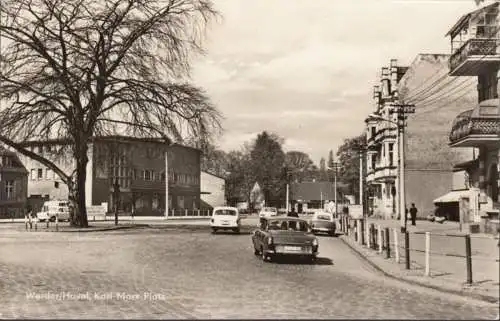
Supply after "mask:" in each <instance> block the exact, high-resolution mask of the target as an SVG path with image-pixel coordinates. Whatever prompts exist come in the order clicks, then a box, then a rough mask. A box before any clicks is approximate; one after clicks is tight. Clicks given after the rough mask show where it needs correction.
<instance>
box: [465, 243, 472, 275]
mask: <svg viewBox="0 0 500 321" xmlns="http://www.w3.org/2000/svg"><path fill="white" fill-rule="evenodd" d="M465 260H466V263H467V284H472V247H471V242H470V235H469V234H467V235H465Z"/></svg>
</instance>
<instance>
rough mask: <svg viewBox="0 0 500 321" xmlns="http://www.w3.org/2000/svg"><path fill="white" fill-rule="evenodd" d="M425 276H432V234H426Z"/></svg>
mask: <svg viewBox="0 0 500 321" xmlns="http://www.w3.org/2000/svg"><path fill="white" fill-rule="evenodd" d="M425 275H426V276H429V275H431V233H430V232H425Z"/></svg>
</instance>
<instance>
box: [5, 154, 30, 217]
mask: <svg viewBox="0 0 500 321" xmlns="http://www.w3.org/2000/svg"><path fill="white" fill-rule="evenodd" d="M27 185H28V171H27V170H26V168H25V167H24V166H23V164H22V163H21V160H20V159H19V158H18V157H17V155H16V153H13V152H11V151H9V150H7V149H4V148H2V147H1V146H0V218H14V217H23V216H24V215H25V213H26V210H27V208H26V205H27V203H26V196H27Z"/></svg>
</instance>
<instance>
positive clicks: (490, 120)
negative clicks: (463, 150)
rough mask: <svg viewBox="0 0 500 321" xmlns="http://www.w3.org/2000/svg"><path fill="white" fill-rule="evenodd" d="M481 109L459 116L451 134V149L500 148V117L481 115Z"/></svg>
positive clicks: (496, 115)
mask: <svg viewBox="0 0 500 321" xmlns="http://www.w3.org/2000/svg"><path fill="white" fill-rule="evenodd" d="M481 109H482V108H481V107H479V108H476V109H472V110H467V111H465V112H463V113H461V114H459V115H458V116H457V117H456V118H455V120H454V121H453V125H452V127H451V132H450V136H449V139H450V146H451V147H479V146H493V147H495V146H498V145H499V144H500V115H498V113H484V114H482V113H481Z"/></svg>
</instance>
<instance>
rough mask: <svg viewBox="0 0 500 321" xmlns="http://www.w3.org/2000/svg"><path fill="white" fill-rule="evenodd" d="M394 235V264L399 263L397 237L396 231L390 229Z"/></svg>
mask: <svg viewBox="0 0 500 321" xmlns="http://www.w3.org/2000/svg"><path fill="white" fill-rule="evenodd" d="M392 232H393V234H394V256H395V257H396V263H399V240H398V238H399V235H398V230H397V229H392Z"/></svg>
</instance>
